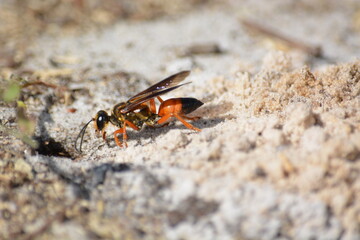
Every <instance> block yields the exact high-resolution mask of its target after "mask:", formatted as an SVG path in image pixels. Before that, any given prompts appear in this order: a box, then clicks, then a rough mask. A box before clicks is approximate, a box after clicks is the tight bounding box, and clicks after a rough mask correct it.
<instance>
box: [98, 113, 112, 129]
mask: <svg viewBox="0 0 360 240" xmlns="http://www.w3.org/2000/svg"><path fill="white" fill-rule="evenodd" d="M94 120H95V122H94V124H95V130H96V131H97V132H101V131H103V130H104V129H105V127H106V126H107V124H108V123H109V121H110V117H109V115H108V114H107V112H105V111H103V110H100V111H98V112H97V113H96V116H95V118H94Z"/></svg>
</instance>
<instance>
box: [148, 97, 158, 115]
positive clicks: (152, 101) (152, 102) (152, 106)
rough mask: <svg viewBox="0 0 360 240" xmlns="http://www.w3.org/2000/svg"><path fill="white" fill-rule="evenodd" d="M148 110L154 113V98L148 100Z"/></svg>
mask: <svg viewBox="0 0 360 240" xmlns="http://www.w3.org/2000/svg"><path fill="white" fill-rule="evenodd" d="M149 102H150V112H152V113H155V114H156V105H155V100H154V99H151V100H150V101H149Z"/></svg>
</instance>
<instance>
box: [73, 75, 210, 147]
mask: <svg viewBox="0 0 360 240" xmlns="http://www.w3.org/2000/svg"><path fill="white" fill-rule="evenodd" d="M189 74H190V71H182V72H179V73H176V74H174V75H172V76H170V77H168V78H166V79H164V80H162V81H160V82H158V83H156V84H155V85H153V86H151V87H149V88H147V89H146V90H144V91H142V92H140V93H138V94H136V95H135V96H133V97H131V98H130V99H129V100H127V101H126V102H121V103H118V104H116V105H115V106H114V107H113V109H112V111H111V114H108V113H107V112H106V111H104V110H100V111H98V112H97V113H96V115H95V117H94V118H92V119H91V120H90V121H89V122H88V123H86V124H85V125H84V127H83V128H82V129H81V131H80V133H79V134H78V136H77V137H76V140H75V149H76V150H77V151H78V152H81V146H82V142H83V139H84V134H85V131H86V128H87V126H88V125H89V124H90V123H91V122H94V127H95V132H96V133H97V134H99V133H100V134H101V135H102V138H103V139H104V140H105V141H106V131H105V129H106V127H107V126H108V124H109V123H111V124H112V125H114V126H115V127H117V128H118V129H117V130H116V131H114V139H115V142H116V144H117V145H118V146H119V147H123V144H124V146H125V147H127V143H126V140H127V134H126V127H130V128H132V129H134V130H137V131H139V130H140V129H141V128H142V126H143V125H144V124H146V125H148V126H151V127H155V126H157V125H160V126H161V125H162V124H164V123H166V121H167V120H168V119H169V118H171V117H175V118H177V119H178V120H179V121H180V122H182V123H183V124H184V125H185V126H186V127H187V128H189V129H192V130H194V131H198V132H200V131H201V130H200V129H198V128H196V127H194V126H193V125H191V124H190V123H188V122H187V121H185V119H186V120H198V119H199V117H188V116H186V115H187V114H189V113H191V112H193V111H195V110H196V109H197V108H199V107H200V106H201V105H203V103H202V102H201V101H199V100H197V99H195V98H170V99H167V100H165V101H164V100H163V99H162V98H161V97H160V95H163V94H165V93H168V92H170V91H173V90H175V89H177V88H179V87H181V86H183V85H185V84H188V83H183V84H179V83H180V82H182V81H183V80H184V79H185V78H186V77H187V76H189ZM155 98H157V99H158V100H159V102H160V106H159V110H158V112H156V105H155ZM118 134H122V136H123V141H122V142H121V141H120V140H119V139H118V138H117V135H118ZM79 139H81V140H80V147H79V149H78V148H77V142H78V140H79Z"/></svg>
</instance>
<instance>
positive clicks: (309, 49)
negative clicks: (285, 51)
mask: <svg viewBox="0 0 360 240" xmlns="http://www.w3.org/2000/svg"><path fill="white" fill-rule="evenodd" d="M241 23H242V24H243V25H244V26H245V27H247V28H248V29H250V30H254V31H256V32H258V33H260V34H264V35H266V36H268V37H270V38H274V39H277V40H280V41H282V42H284V43H285V44H286V45H288V46H289V47H292V48H297V49H300V50H301V51H304V52H306V53H308V54H310V55H312V56H314V57H323V53H322V49H321V47H320V46H311V45H309V44H306V43H303V42H300V41H298V40H295V39H293V38H289V37H287V36H284V35H283V34H281V33H279V32H276V31H275V30H273V29H270V28H267V27H264V26H261V25H260V24H258V23H255V22H253V21H251V20H242V21H241Z"/></svg>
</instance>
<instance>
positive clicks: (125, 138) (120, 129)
mask: <svg viewBox="0 0 360 240" xmlns="http://www.w3.org/2000/svg"><path fill="white" fill-rule="evenodd" d="M126 125H128V126H129V127H131V128H132V129H134V130H137V131H138V130H139V128H138V127H137V126H135V125H134V124H133V123H132V122H129V121H128V120H125V121H124V126H123V127H122V128H119V129H118V130H116V131H115V132H114V138H115V142H116V145H118V146H119V147H123V145H122V143H121V141H120V140H119V139H118V138H117V136H116V135H117V134H119V133H121V134H122V135H123V143H124V145H125V147H127V146H128V145H127V142H126V140H127V134H126Z"/></svg>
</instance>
